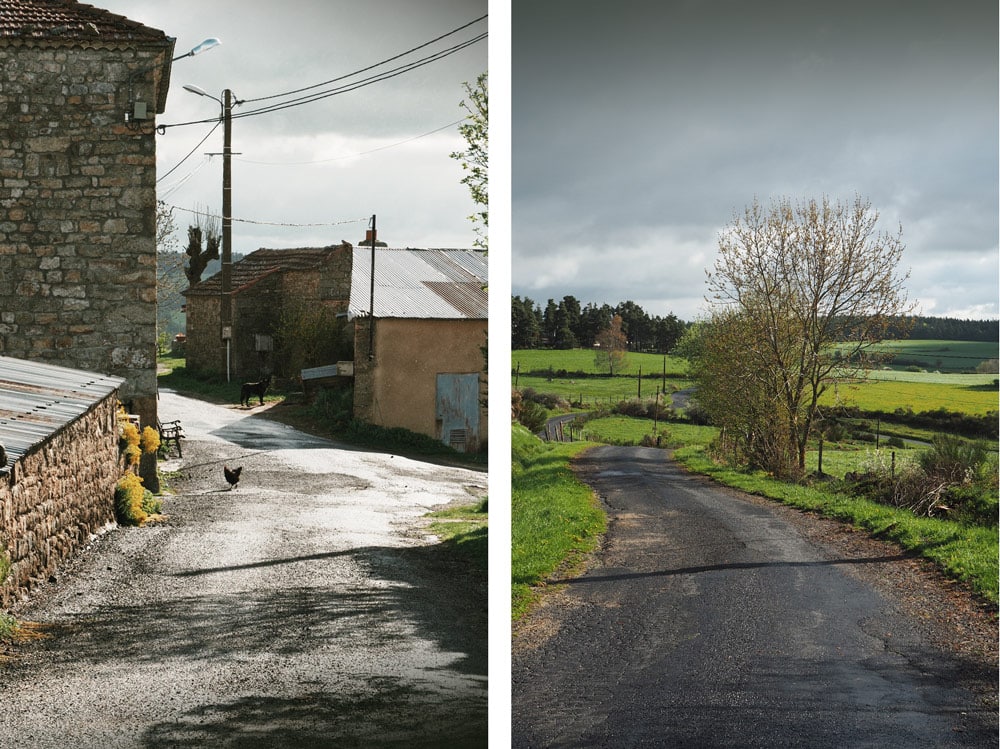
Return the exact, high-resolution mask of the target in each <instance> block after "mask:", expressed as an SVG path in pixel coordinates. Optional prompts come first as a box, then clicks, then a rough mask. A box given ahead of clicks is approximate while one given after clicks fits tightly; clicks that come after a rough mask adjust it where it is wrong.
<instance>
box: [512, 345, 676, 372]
mask: <svg viewBox="0 0 1000 749" xmlns="http://www.w3.org/2000/svg"><path fill="white" fill-rule="evenodd" d="M510 366H511V373H512V374H513V372H514V371H516V370H518V369H520V371H521V372H543V371H549V370H551V371H552V372H554V373H558V372H559V371H560V370H563V371H565V372H569V373H573V372H584V373H586V374H607V372H606V371H604V370H598V369H597V363H596V360H595V356H594V352H593V350H591V349H579V348H578V349H568V350H565V351H560V350H555V349H520V350H517V351H512V352H511V353H510ZM664 366H666V372H667V377H684V376H686V375H687V370H688V363H687V360H686V359H681V358H680V357H677V356H666V357H665V356H663V355H662V354H628V355H627V360H626V362H625V366H624V367H623V368H622V371H621V372H620V373H618V374H622V375H631V376H633V377H635V376H636V375H638V374H639V368H640V367H641V368H642V375H643V377H647V376H652V375H662V374H663V370H664Z"/></svg>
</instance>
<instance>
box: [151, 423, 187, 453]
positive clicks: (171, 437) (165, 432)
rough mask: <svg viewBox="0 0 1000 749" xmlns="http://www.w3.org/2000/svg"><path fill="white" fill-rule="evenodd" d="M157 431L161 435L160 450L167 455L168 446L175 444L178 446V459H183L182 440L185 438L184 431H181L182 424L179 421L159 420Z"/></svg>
mask: <svg viewBox="0 0 1000 749" xmlns="http://www.w3.org/2000/svg"><path fill="white" fill-rule="evenodd" d="M156 429H157V431H158V432H159V433H160V450H162V451H163V454H164V455H166V454H167V446H168V445H169V444H170V443H171V442H173V443H174V445H176V446H177V457H178V458H183V457H184V456H183V455H182V454H181V438H182V437H183V436H184V430H183V429H181V422H180V421H179V420H177V421H167V422H162V421H160V420H159V419H157V421H156Z"/></svg>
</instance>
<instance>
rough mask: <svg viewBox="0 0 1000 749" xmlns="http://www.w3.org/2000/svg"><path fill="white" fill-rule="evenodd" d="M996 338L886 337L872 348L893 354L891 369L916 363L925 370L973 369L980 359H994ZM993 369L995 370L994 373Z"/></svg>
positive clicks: (998, 346) (967, 370) (999, 348)
mask: <svg viewBox="0 0 1000 749" xmlns="http://www.w3.org/2000/svg"><path fill="white" fill-rule="evenodd" d="M998 350H1000V344H998V342H997V341H993V342H983V341H919V340H906V341H886V342H884V343H881V344H879V345H878V346H876V347H874V351H876V352H879V353H884V354H890V355H892V356H893V358H892V359H890V360H889V361H888V364H889V366H891V367H893V368H894V369H900V368H905V367H907V366H918V367H921V368H923V369H926V370H928V371H935V370H936V371H939V372H973V371H975V369H976V367H977V366H979V365H980V364H981V363H982V362H984V361H988V360H990V359H997V356H998ZM995 372H996V370H994V373H995Z"/></svg>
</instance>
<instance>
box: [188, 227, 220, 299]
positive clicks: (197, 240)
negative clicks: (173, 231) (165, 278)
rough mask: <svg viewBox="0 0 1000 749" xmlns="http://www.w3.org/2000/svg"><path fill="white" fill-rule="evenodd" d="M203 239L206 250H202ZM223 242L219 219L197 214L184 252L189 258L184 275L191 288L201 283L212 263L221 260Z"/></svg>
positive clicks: (190, 228)
mask: <svg viewBox="0 0 1000 749" xmlns="http://www.w3.org/2000/svg"><path fill="white" fill-rule="evenodd" d="M202 239H204V242H205V248H204V249H202ZM221 241H222V232H221V231H220V227H219V219H218V218H217V217H215V216H211V215H209V214H208V212H205V213H198V214H196V216H195V223H194V224H193V225H191V226H189V227H188V244H187V248H186V249H185V250H184V251H185V252H186V253H187V256H188V264H187V266H186V267H185V268H184V274H185V275H186V276H187V279H188V283H189V284H190V285H191V286H194V285H195V284H196V283H198V282H199V281H201V274H202V273H204V272H205V268H206V267H207V266H208V264H209V262H210V261H212V260H218V259H219V243H220V242H221Z"/></svg>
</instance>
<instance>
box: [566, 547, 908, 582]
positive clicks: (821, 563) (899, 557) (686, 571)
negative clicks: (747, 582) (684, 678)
mask: <svg viewBox="0 0 1000 749" xmlns="http://www.w3.org/2000/svg"><path fill="white" fill-rule="evenodd" d="M904 559H912V557H911V556H910V555H908V554H895V555H892V556H884V557H869V558H860V559H825V560H818V561H811V562H733V563H731V564H709V565H704V566H700V567H681V568H679V569H676V570H658V571H656V572H629V573H623V574H620V575H585V576H584V577H573V578H565V579H562V580H550V581H549V584H551V585H562V584H567V585H577V584H580V583H605V582H615V581H621V580H637V579H640V578H644V577H671V576H673V575H696V574H699V573H702V572H719V571H722V570H756V569H762V568H768V567H829V566H833V565H840V564H885V563H888V562H900V561H903V560H904Z"/></svg>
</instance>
